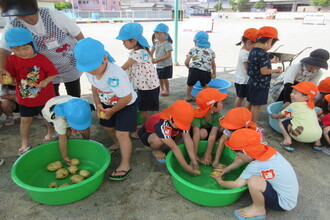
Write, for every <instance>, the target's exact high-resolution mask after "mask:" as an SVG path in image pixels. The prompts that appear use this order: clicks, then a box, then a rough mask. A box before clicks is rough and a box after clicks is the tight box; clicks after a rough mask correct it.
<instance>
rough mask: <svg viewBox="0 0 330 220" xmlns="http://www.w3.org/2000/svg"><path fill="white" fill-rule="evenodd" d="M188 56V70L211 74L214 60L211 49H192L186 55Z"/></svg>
mask: <svg viewBox="0 0 330 220" xmlns="http://www.w3.org/2000/svg"><path fill="white" fill-rule="evenodd" d="M188 56H189V57H191V60H190V63H189V67H190V68H196V69H199V70H203V71H207V72H212V60H213V59H215V53H214V51H213V50H212V49H211V48H205V47H193V48H191V49H190V51H189V53H188V54H187V57H188Z"/></svg>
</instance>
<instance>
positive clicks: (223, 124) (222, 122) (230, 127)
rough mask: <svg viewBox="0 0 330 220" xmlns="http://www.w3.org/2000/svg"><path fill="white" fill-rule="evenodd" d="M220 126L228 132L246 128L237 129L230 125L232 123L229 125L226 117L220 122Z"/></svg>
mask: <svg viewBox="0 0 330 220" xmlns="http://www.w3.org/2000/svg"><path fill="white" fill-rule="evenodd" d="M220 125H221V127H224V128H226V129H228V130H237V129H240V128H243V127H244V126H242V127H235V126H233V125H232V124H230V123H228V122H227V121H226V117H224V119H223V120H220Z"/></svg>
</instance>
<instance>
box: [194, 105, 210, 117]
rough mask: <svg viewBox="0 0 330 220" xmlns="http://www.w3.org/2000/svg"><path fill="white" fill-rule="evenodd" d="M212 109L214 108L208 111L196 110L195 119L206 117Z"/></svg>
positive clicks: (207, 109)
mask: <svg viewBox="0 0 330 220" xmlns="http://www.w3.org/2000/svg"><path fill="white" fill-rule="evenodd" d="M211 108H212V106H210V107H208V108H206V109H201V108H198V109H195V117H196V118H202V117H204V116H205V115H206V114H207V112H208V111H209V110H210V109H211Z"/></svg>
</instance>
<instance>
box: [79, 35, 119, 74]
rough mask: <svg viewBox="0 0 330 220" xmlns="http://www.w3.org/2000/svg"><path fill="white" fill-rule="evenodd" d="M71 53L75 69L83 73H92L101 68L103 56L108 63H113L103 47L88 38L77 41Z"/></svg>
mask: <svg viewBox="0 0 330 220" xmlns="http://www.w3.org/2000/svg"><path fill="white" fill-rule="evenodd" d="M73 52H74V57H75V58H76V61H77V64H76V67H77V69H78V70H80V71H84V72H88V71H93V70H95V69H97V68H98V67H99V66H101V64H102V62H103V59H104V56H105V55H107V56H108V60H109V61H110V62H115V60H114V59H113V57H112V56H111V55H110V54H109V53H108V52H107V51H106V50H105V49H104V45H103V44H102V43H101V42H100V41H98V40H94V39H93V38H90V37H88V38H85V39H82V40H80V41H78V43H77V44H76V46H75V48H74V51H73Z"/></svg>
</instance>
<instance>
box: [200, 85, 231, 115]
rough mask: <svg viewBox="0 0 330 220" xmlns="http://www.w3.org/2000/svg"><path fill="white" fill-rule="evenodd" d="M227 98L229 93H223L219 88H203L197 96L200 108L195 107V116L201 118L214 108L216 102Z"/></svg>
mask: <svg viewBox="0 0 330 220" xmlns="http://www.w3.org/2000/svg"><path fill="white" fill-rule="evenodd" d="M225 98H227V94H225V93H221V92H220V91H219V90H217V89H214V88H206V89H202V91H200V92H199V93H198V95H197V97H196V104H197V105H198V108H197V109H195V117H196V118H201V117H204V116H205V115H206V113H207V112H208V111H209V110H210V108H212V106H213V105H214V103H216V102H220V101H222V100H224V99H225Z"/></svg>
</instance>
